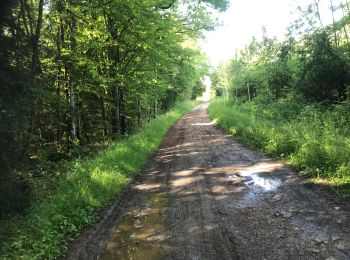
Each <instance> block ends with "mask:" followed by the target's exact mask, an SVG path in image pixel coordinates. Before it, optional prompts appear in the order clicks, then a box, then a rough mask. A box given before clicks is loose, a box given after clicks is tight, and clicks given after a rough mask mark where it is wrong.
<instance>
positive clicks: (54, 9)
mask: <svg viewBox="0 0 350 260" xmlns="http://www.w3.org/2000/svg"><path fill="white" fill-rule="evenodd" d="M227 6H228V2H227V1H225V0H206V1H200V0H198V1H173V0H144V1H134V0H3V1H1V2H0V57H1V61H0V82H1V83H0V84H1V87H0V136H1V139H0V168H1V175H0V222H1V224H0V226H1V228H0V241H1V243H0V250H1V251H2V254H1V255H2V256H3V257H4V258H6V256H7V257H8V258H10V259H13V257H15V258H16V257H22V258H23V257H24V258H30V259H32V258H41V257H44V258H47V259H51V258H52V257H54V256H57V255H59V254H61V251H62V248H63V247H62V246H63V245H64V244H65V243H66V242H67V241H68V240H70V239H72V237H74V236H75V235H76V234H77V233H78V232H79V231H80V230H81V229H82V228H83V227H84V225H85V226H86V225H87V224H88V223H91V221H92V220H93V217H94V216H96V212H97V210H98V209H99V208H101V207H102V206H103V205H105V203H107V202H108V201H109V200H110V199H111V198H113V197H114V196H115V195H116V194H117V193H118V192H119V191H120V190H121V185H122V184H123V185H125V184H126V183H127V180H129V179H130V178H131V176H132V175H133V174H135V172H137V171H138V170H139V169H140V167H141V166H142V164H143V162H144V161H145V159H146V158H147V156H148V155H149V154H150V153H151V152H152V151H154V149H156V148H157V145H158V144H159V142H160V140H161V137H162V136H163V135H164V134H165V132H166V129H167V127H169V126H170V125H171V124H172V123H173V122H174V120H176V118H178V117H179V116H180V115H181V113H184V112H185V111H186V110H189V109H190V107H191V106H193V104H194V103H193V102H192V103H188V102H187V103H186V102H185V103H184V104H179V103H178V102H180V101H186V100H191V99H192V100H193V99H195V98H196V97H197V96H198V95H200V94H201V93H202V92H203V90H204V85H203V77H204V76H205V75H206V74H207V73H208V70H209V66H208V64H207V61H206V57H205V55H204V54H203V53H202V51H201V50H200V48H199V44H198V39H199V38H201V37H202V36H203V32H204V31H206V30H212V29H214V28H215V26H216V25H217V21H216V18H215V15H214V13H219V12H221V11H224V10H225V9H226V8H227ZM174 107H175V108H174ZM169 110H171V112H169V113H168V114H164V113H165V112H167V111H169ZM163 114H164V116H159V115H163ZM154 118H159V119H156V121H154V120H153V119H154ZM157 120H158V121H157ZM153 121H154V122H155V123H152V122H153ZM157 122H158V123H157ZM144 125H149V126H148V128H147V127H146V128H145V130H144V132H142V133H139V131H141V130H142V129H143V127H144ZM159 125H162V126H161V127H160V126H159ZM152 127H153V130H152ZM147 129H148V130H147ZM142 131H143V130H142ZM152 131H153V132H152ZM135 133H136V135H135V136H134V134H135ZM129 136H132V137H131V138H129V139H130V140H129V139H128V137H129ZM125 140H126V141H125ZM125 142H126V143H125ZM118 144H120V145H119V146H118ZM115 145H117V147H119V148H116V146H115ZM106 149H107V152H104V151H106ZM113 149H114V150H113ZM118 149H119V150H123V149H124V150H123V151H124V152H125V154H124V155H125V156H121V155H119V157H118V156H117V157H116V158H114V159H115V160H119V159H120V160H121V162H120V165H119V166H118V167H119V168H118V169H116V167H117V166H116V162H114V164H113V161H112V159H111V157H109V156H111V155H110V153H119V152H118V151H119V150H118ZM129 149H131V150H132V151H131V150H129ZM117 150H118V151H117ZM111 151H114V152H111ZM128 151H130V153H129V152H128ZM136 152H138V153H137V154H136ZM101 154H102V155H101ZM96 155H98V156H99V155H100V157H98V159H94V160H93V159H91V160H92V161H93V162H91V163H88V161H89V158H94V156H96ZM118 158H119V159H118ZM128 160H129V161H128ZM82 165H84V167H83V166H82ZM108 167H110V168H108ZM97 168H98V170H96V169H97ZM92 169H93V170H94V171H101V174H100V175H99V176H98V177H97V179H98V180H95V181H96V182H101V183H100V184H101V185H102V183H103V185H104V186H98V185H97V184H96V183H94V182H91V183H88V179H84V178H94V176H93V174H94V173H91V172H92ZM90 170H91V172H90ZM116 171H118V172H122V173H123V174H124V173H125V174H126V175H128V176H129V177H130V178H129V177H128V176H124V175H118V173H116ZM79 173H80V175H79ZM84 173H86V176H85V175H84ZM112 173H114V174H115V175H113V177H111V176H112ZM89 174H91V176H90V175H89ZM104 174H105V175H104ZM108 174H109V175H108ZM77 176H80V177H81V179H79V178H78V177H77ZM79 185H80V186H79ZM84 185H86V186H84ZM89 185H90V186H89ZM108 185H109V186H108ZM101 187H102V188H104V189H102V188H101ZM90 188H91V190H89V189H90ZM90 191H91V192H96V193H93V194H92V193H91V194H89V192H90ZM74 192H76V193H74ZM79 192H83V193H84V194H85V195H84V198H80V197H79V196H80V195H79V194H80V193H79ZM98 192H99V194H100V195H101V194H102V193H103V192H104V193H103V194H102V195H101V196H100V197H99V195H98V194H97V193H98ZM89 195H90V197H89ZM67 196H68V197H67ZM69 196H70V197H69ZM81 196H82V195H81ZM74 197H77V201H75V200H74V199H73V198H74ZM78 197H79V198H78ZM48 201H51V204H50V203H49V202H48ZM68 201H70V204H69V203H68V204H67V202H68ZM53 204H54V205H53ZM51 206H52V207H51ZM52 216H55V218H54V219H53V217H52ZM35 241H36V242H35ZM11 252H12V253H11ZM13 252H16V253H15V255H13V254H14V253H13ZM16 254H17V255H16ZM1 258H2V257H1Z"/></svg>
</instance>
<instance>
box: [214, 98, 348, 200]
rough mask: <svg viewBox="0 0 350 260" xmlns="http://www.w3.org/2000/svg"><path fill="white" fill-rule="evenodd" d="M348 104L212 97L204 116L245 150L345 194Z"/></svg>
mask: <svg viewBox="0 0 350 260" xmlns="http://www.w3.org/2000/svg"><path fill="white" fill-rule="evenodd" d="M348 106H349V103H346V102H345V103H341V104H338V105H335V106H334V107H325V106H320V105H312V104H311V105H310V104H308V105H307V104H304V103H300V102H297V101H292V100H289V99H281V100H277V101H274V102H270V103H267V102H266V101H264V100H263V99H261V100H259V99H256V100H255V101H254V102H251V103H250V102H246V103H241V102H235V101H224V100H222V99H215V100H214V101H212V102H211V103H210V105H209V115H210V116H211V118H213V119H214V120H215V121H216V122H217V124H218V125H219V126H220V127H221V128H223V129H224V130H225V131H227V132H229V133H230V134H231V135H233V136H234V137H235V138H237V139H238V140H240V141H242V142H244V143H245V144H247V145H249V146H250V147H252V148H255V149H258V150H260V151H262V152H265V153H267V154H270V155H273V156H276V157H279V158H283V159H285V160H287V161H288V162H289V163H290V164H292V165H293V166H295V167H297V168H298V169H301V170H302V171H303V172H304V173H305V174H307V175H308V176H310V177H315V178H323V179H325V180H327V181H328V183H329V184H330V185H332V187H338V188H336V189H335V190H336V191H341V192H342V194H350V163H349V162H350V135H349V130H348V126H349V124H350V118H349V115H348V113H344V112H345V111H346V109H345V108H347V107H348ZM344 187H345V188H344Z"/></svg>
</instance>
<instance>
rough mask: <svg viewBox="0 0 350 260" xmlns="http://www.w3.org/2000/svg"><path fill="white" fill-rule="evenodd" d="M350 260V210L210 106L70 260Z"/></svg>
mask: <svg viewBox="0 0 350 260" xmlns="http://www.w3.org/2000/svg"><path fill="white" fill-rule="evenodd" d="M98 257H99V258H100V259H329V260H331V259H350V208H349V206H348V205H347V204H346V203H345V202H344V201H341V200H339V199H337V198H334V197H333V196H332V195H331V194H329V193H328V192H327V191H325V190H324V189H323V188H321V187H317V186H315V185H310V184H309V183H307V182H305V180H304V179H303V178H300V177H297V176H296V174H295V173H294V172H293V170H291V169H290V168H288V167H286V166H285V165H283V163H281V162H279V161H275V160H272V159H270V158H268V157H265V156H261V155H259V154H258V153H256V152H254V151H252V150H249V149H247V148H246V147H244V146H243V145H240V144H238V143H236V142H234V141H232V139H231V138H230V137H229V136H227V135H225V134H223V133H222V132H221V131H219V130H218V129H217V128H216V127H215V126H214V125H213V124H212V122H211V120H210V119H209V117H208V115H207V104H202V105H200V106H199V107H197V108H196V109H194V110H193V111H192V112H190V113H188V114H186V115H185V116H184V117H182V118H181V119H180V120H179V121H178V122H177V123H176V124H175V125H174V126H173V127H172V128H171V129H170V130H169V132H168V134H167V136H166V137H165V138H164V141H163V143H162V145H161V147H160V149H159V151H158V152H157V153H156V154H155V155H154V156H153V157H152V158H151V160H150V162H149V163H148V165H147V166H146V167H145V168H144V170H143V171H142V173H141V174H140V175H139V176H138V178H137V180H136V181H135V183H134V184H133V185H131V186H129V187H128V188H127V189H126V190H125V192H124V193H123V195H122V196H121V197H120V198H119V199H118V200H117V201H115V202H114V204H113V205H111V206H110V207H108V208H106V209H105V210H104V212H103V215H102V216H101V219H100V220H99V221H98V223H96V224H95V225H94V226H92V227H91V228H89V229H88V230H87V231H86V232H84V233H83V234H82V235H81V236H80V237H79V238H78V239H77V240H75V241H73V243H72V244H71V245H70V247H69V250H68V253H67V255H66V259H96V258H98Z"/></svg>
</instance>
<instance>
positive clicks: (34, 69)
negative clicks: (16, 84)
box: [30, 0, 44, 75]
mask: <svg viewBox="0 0 350 260" xmlns="http://www.w3.org/2000/svg"><path fill="white" fill-rule="evenodd" d="M43 8H44V0H39V7H38V20H37V23H36V29H35V34H34V35H33V39H32V41H33V43H32V44H33V52H32V63H31V68H30V71H31V74H32V75H37V74H38V73H40V60H39V41H40V32H41V26H42V23H43Z"/></svg>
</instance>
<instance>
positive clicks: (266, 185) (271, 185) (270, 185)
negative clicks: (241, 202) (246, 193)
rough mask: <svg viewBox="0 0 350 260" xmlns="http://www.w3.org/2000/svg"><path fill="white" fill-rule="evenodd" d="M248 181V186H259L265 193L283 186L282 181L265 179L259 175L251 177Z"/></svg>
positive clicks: (255, 174)
mask: <svg viewBox="0 0 350 260" xmlns="http://www.w3.org/2000/svg"><path fill="white" fill-rule="evenodd" d="M247 179H248V180H249V181H248V182H246V184H248V185H255V186H258V187H259V188H262V189H263V190H264V191H273V190H276V189H277V188H278V187H279V186H280V185H281V181H280V180H276V179H271V178H263V177H261V176H259V175H258V174H257V173H254V174H251V175H249V176H248V177H247Z"/></svg>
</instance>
